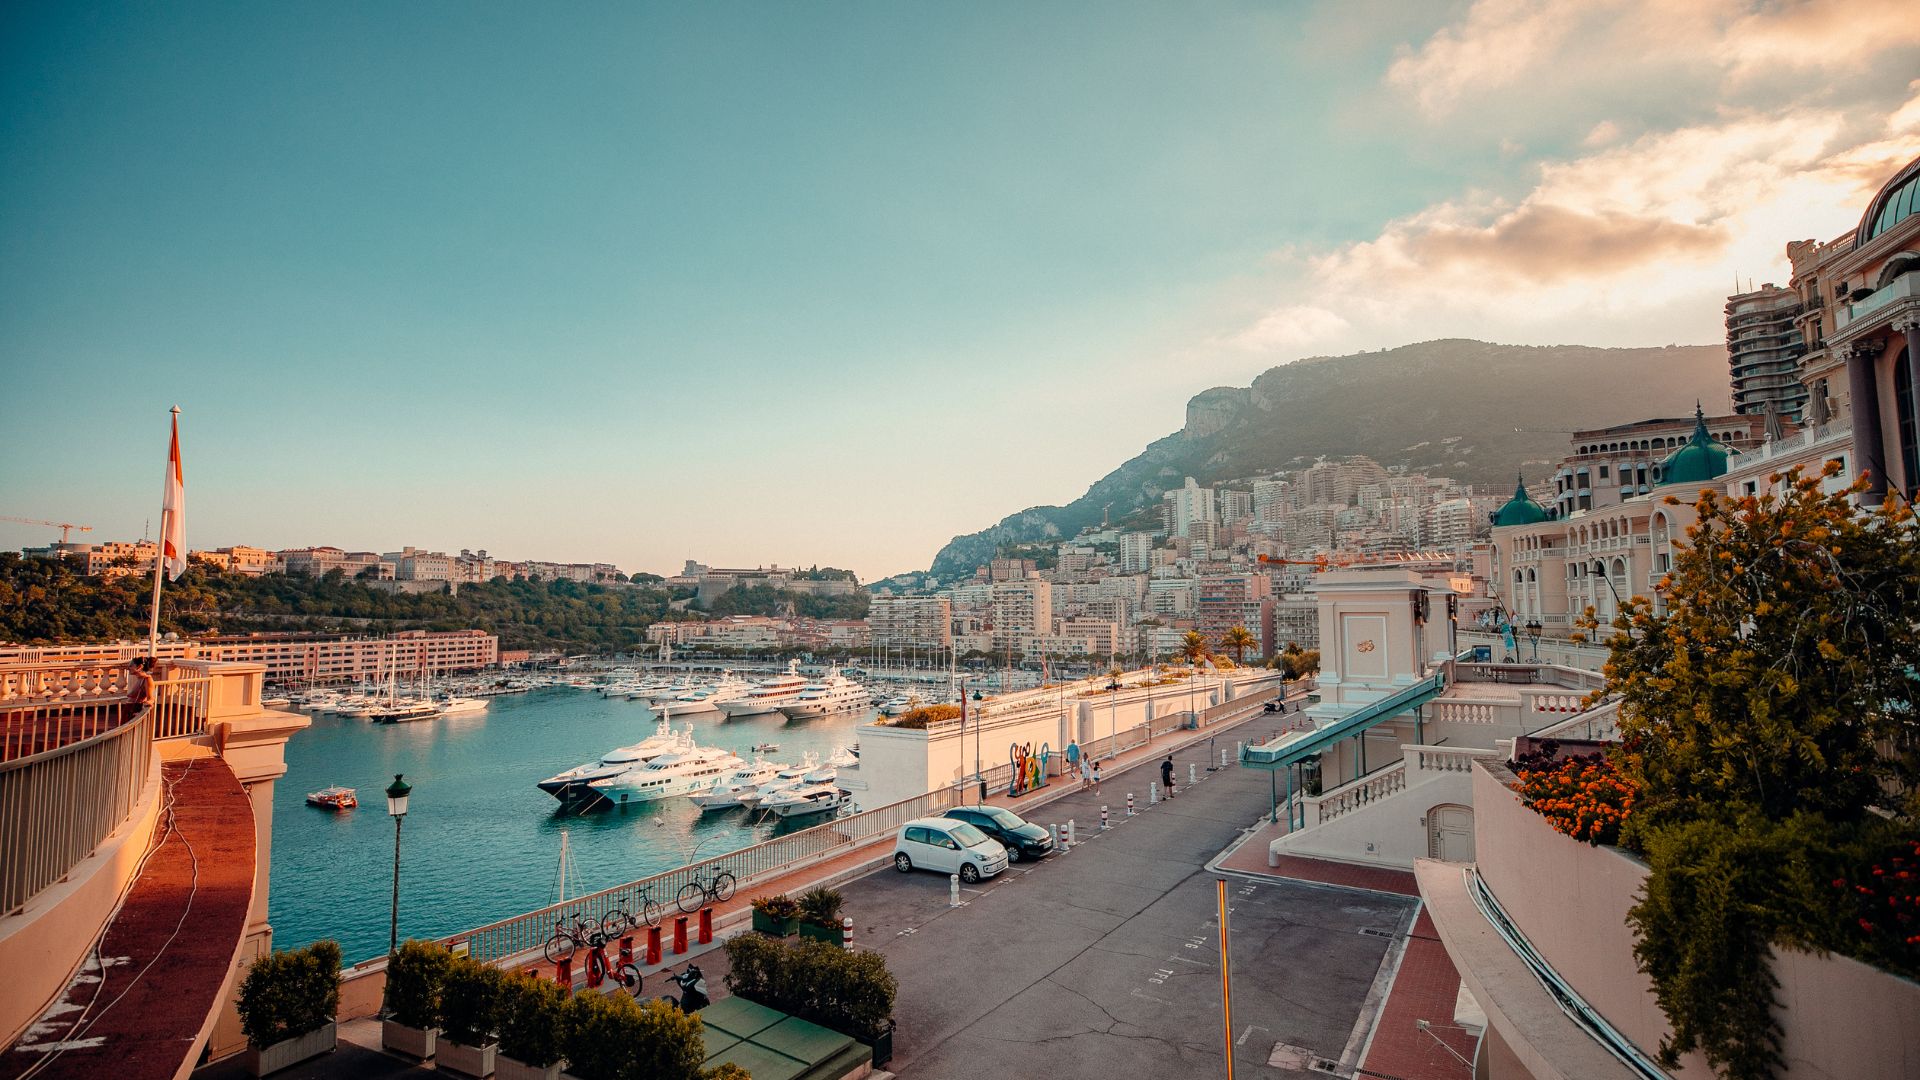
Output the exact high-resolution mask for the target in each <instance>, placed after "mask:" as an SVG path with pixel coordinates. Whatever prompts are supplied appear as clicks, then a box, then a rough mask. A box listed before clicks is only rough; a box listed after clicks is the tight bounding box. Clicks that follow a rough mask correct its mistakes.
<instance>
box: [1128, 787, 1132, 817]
mask: <svg viewBox="0 0 1920 1080" xmlns="http://www.w3.org/2000/svg"><path fill="white" fill-rule="evenodd" d="M1127 816H1128V817H1132V816H1133V792H1131V791H1129V792H1127Z"/></svg>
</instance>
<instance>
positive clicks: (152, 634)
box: [147, 510, 167, 660]
mask: <svg viewBox="0 0 1920 1080" xmlns="http://www.w3.org/2000/svg"><path fill="white" fill-rule="evenodd" d="M160 535H161V536H163V537H164V536H166V535H167V511H166V510H161V511H160ZM165 551H166V543H165V541H164V540H163V541H160V542H158V543H156V544H154V546H153V611H152V616H151V618H150V620H149V621H148V623H147V655H148V656H151V657H153V658H154V659H156V660H157V659H159V658H160V575H161V574H163V573H165V572H166V569H167V558H166V554H165Z"/></svg>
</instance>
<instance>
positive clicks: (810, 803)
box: [760, 782, 848, 818]
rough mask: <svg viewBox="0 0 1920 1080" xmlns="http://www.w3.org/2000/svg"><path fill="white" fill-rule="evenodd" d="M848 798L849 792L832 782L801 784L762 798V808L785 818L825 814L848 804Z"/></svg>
mask: <svg viewBox="0 0 1920 1080" xmlns="http://www.w3.org/2000/svg"><path fill="white" fill-rule="evenodd" d="M847 798H848V796H847V793H846V792H844V791H841V790H840V789H839V788H837V787H834V786H833V784H832V783H831V782H828V783H824V784H801V785H799V786H797V787H790V788H786V789H784V790H781V791H776V792H774V793H773V794H771V795H768V796H767V797H766V798H764V799H761V800H760V808H761V809H762V810H771V811H773V812H774V813H775V814H778V815H779V816H781V817H783V818H789V817H800V816H802V815H804V814H824V813H826V812H827V811H829V810H838V809H840V808H841V807H842V806H845V805H846V803H847Z"/></svg>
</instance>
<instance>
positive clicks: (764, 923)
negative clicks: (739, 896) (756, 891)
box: [753, 893, 800, 938]
mask: <svg viewBox="0 0 1920 1080" xmlns="http://www.w3.org/2000/svg"><path fill="white" fill-rule="evenodd" d="M799 925H800V901H798V900H795V899H794V898H793V897H791V896H788V895H787V894H785V893H778V894H775V895H773V896H756V897H754V898H753V928H754V929H755V930H758V931H759V932H760V933H762V934H770V935H772V936H774V937H777V938H783V937H786V936H788V935H790V934H792V933H793V931H794V929H795V928H796V927H798V926H799Z"/></svg>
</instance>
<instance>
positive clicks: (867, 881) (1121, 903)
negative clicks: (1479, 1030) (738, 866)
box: [842, 721, 1413, 1078]
mask: <svg viewBox="0 0 1920 1080" xmlns="http://www.w3.org/2000/svg"><path fill="white" fill-rule="evenodd" d="M1258 729H1259V724H1258V722H1257V721H1256V722H1255V723H1253V724H1250V725H1247V726H1246V727H1243V728H1242V732H1245V731H1248V730H1258ZM1229 734H1231V733H1229ZM1228 745H1229V746H1230V745H1231V743H1229V744H1228ZM1216 760H1217V759H1216ZM1175 762H1176V764H1177V766H1178V768H1177V775H1178V776H1179V777H1180V778H1181V781H1182V782H1181V783H1180V794H1179V796H1178V798H1176V799H1173V800H1171V801H1167V802H1163V803H1162V804H1160V805H1158V806H1153V807H1151V808H1147V803H1146V792H1147V782H1148V781H1149V780H1155V779H1158V776H1159V773H1158V771H1157V766H1154V765H1143V766H1139V767H1136V768H1135V769H1133V770H1132V771H1130V772H1128V773H1124V774H1118V775H1115V776H1112V777H1108V778H1105V779H1104V781H1103V783H1102V785H1101V786H1102V790H1101V792H1100V794H1099V795H1094V794H1091V793H1075V794H1073V795H1070V796H1068V797H1066V798H1064V799H1062V800H1060V801H1058V802H1056V803H1054V804H1052V805H1051V806H1049V807H1046V808H1045V809H1043V810H1041V811H1039V812H1037V813H1036V815H1035V818H1036V819H1037V820H1038V821H1040V823H1042V824H1046V823H1050V822H1055V821H1059V822H1064V821H1065V820H1066V819H1067V818H1069V817H1071V818H1073V819H1074V820H1075V822H1076V824H1077V826H1078V832H1079V837H1080V839H1081V840H1082V841H1083V846H1080V847H1078V848H1075V849H1074V850H1072V851H1070V852H1065V853H1057V854H1055V855H1053V856H1052V857H1050V858H1049V859H1047V860H1046V861H1044V862H1042V863H1040V864H1038V865H1033V864H1020V865H1016V866H1014V867H1013V868H1011V869H1010V870H1009V871H1008V872H1007V873H1004V874H1002V875H1000V876H999V877H997V878H994V879H990V880H989V881H985V882H982V883H981V884H980V885H979V886H978V887H976V888H972V889H963V891H962V897H963V899H964V900H965V901H966V903H965V905H964V906H962V907H958V908H953V907H949V906H948V896H949V892H948V888H949V882H948V879H947V878H946V876H945V875H939V874H931V873H922V872H914V873H911V874H898V873H895V872H893V871H891V870H888V871H883V872H881V873H878V874H875V875H873V876H870V877H867V878H864V879H862V880H859V881H856V882H853V883H852V884H850V885H847V886H845V887H844V888H843V890H842V891H843V892H844V893H845V895H846V910H847V913H848V914H850V915H852V916H853V918H854V919H855V923H856V927H857V933H858V935H859V943H860V944H861V945H862V946H864V947H868V948H877V949H879V950H881V951H882V952H884V953H885V954H886V956H887V959H888V962H889V965H890V966H891V968H892V969H893V971H894V973H895V974H896V975H897V976H898V978H899V980H900V998H899V1002H898V1005H897V1007H896V1009H895V1016H896V1019H897V1020H898V1023H899V1029H898V1031H897V1032H896V1034H895V1039H894V1060H893V1064H892V1065H891V1066H889V1067H890V1068H892V1069H893V1070H894V1071H896V1072H898V1073H900V1074H901V1075H903V1076H907V1077H962V1076H986V1077H993V1076H1047V1075H1051V1076H1053V1077H1059V1078H1066V1077H1093V1076H1115V1077H1143V1078H1153V1077H1162V1076H1183V1075H1188V1074H1190V1073H1193V1072H1195V1071H1197V1070H1209V1071H1211V1070H1217V1069H1219V1067H1220V1059H1221V1054H1222V1053H1223V1044H1224V1042H1225V1038H1224V1034H1223V1025H1222V1020H1221V1002H1220V969H1219V949H1218V937H1217V929H1216V923H1215V911H1216V908H1215V886H1214V882H1215V881H1216V880H1217V875H1214V874H1211V873H1209V872H1207V871H1206V870H1205V869H1204V864H1205V863H1206V861H1207V860H1209V859H1211V858H1212V857H1213V856H1214V855H1216V854H1218V853H1219V852H1220V850H1221V849H1222V848H1223V847H1225V846H1226V845H1227V844H1229V843H1231V842H1232V841H1233V840H1234V839H1235V838H1236V837H1237V836H1238V835H1239V834H1240V832H1241V830H1242V829H1244V828H1245V827H1247V826H1248V825H1249V824H1250V823H1252V822H1253V821H1255V819H1257V818H1258V817H1260V815H1261V814H1263V813H1264V812H1266V810H1267V807H1268V791H1267V786H1268V785H1267V777H1266V774H1264V773H1261V772H1257V771H1254V770H1248V769H1240V768H1237V767H1229V768H1227V769H1225V770H1222V771H1219V772H1215V773H1211V774H1209V773H1207V772H1205V771H1204V770H1205V763H1206V748H1205V744H1204V743H1203V744H1201V746H1200V747H1198V748H1196V749H1194V750H1191V751H1188V752H1186V753H1183V754H1176V755H1175ZM1189 762H1193V763H1196V764H1199V765H1200V766H1201V773H1200V775H1201V776H1202V777H1203V778H1204V779H1203V780H1202V781H1201V782H1200V783H1199V784H1197V785H1193V786H1192V787H1191V788H1189V786H1188V785H1187V784H1185V783H1184V778H1185V777H1186V775H1187V765H1188V763H1189ZM1129 789H1131V790H1132V791H1133V792H1134V794H1135V798H1136V802H1137V803H1138V805H1140V806H1141V807H1142V808H1143V809H1142V812H1141V813H1140V814H1139V815H1138V816H1136V817H1133V818H1131V819H1127V818H1125V817H1124V807H1125V804H1126V793H1127V791H1128V790H1129ZM1103 802H1104V803H1105V804H1106V805H1107V806H1108V807H1109V808H1110V811H1111V814H1112V818H1111V820H1112V821H1113V823H1114V827H1113V828H1112V829H1111V830H1109V831H1108V832H1106V833H1100V832H1099V831H1098V830H1097V825H1098V822H1099V817H1100V813H1099V810H1100V805H1101V804H1102V803H1103ZM1227 880H1228V882H1229V889H1228V893H1229V897H1230V898H1231V904H1232V917H1231V920H1230V926H1231V929H1232V935H1233V936H1232V941H1231V948H1232V953H1233V958H1234V965H1233V975H1234V986H1233V993H1234V1039H1235V1043H1236V1048H1235V1051H1234V1061H1235V1067H1236V1071H1237V1072H1239V1073H1241V1074H1243V1075H1246V1076H1289V1075H1311V1074H1309V1073H1307V1072H1306V1071H1305V1070H1306V1066H1307V1065H1308V1063H1309V1060H1310V1058H1312V1057H1320V1058H1326V1059H1331V1060H1334V1061H1338V1060H1340V1059H1341V1057H1342V1055H1343V1052H1345V1051H1347V1050H1348V1049H1349V1047H1350V1046H1352V1047H1356V1048H1357V1045H1358V1039H1359V1038H1360V1037H1363V1036H1364V1028H1361V1027H1359V1025H1358V1024H1357V1022H1358V1021H1359V1019H1360V1016H1361V1013H1362V1010H1363V1006H1364V1003H1365V1002H1366V999H1367V995H1368V992H1369V990H1370V988H1371V987H1372V985H1373V983H1374V980H1375V977H1376V975H1377V974H1378V973H1379V972H1380V969H1381V963H1382V959H1383V957H1384V956H1385V954H1386V951H1387V948H1388V946H1389V945H1390V944H1391V941H1392V938H1393V937H1394V936H1395V935H1400V934H1404V933H1405V932H1406V931H1407V929H1408V928H1409V924H1410V923H1411V919H1412V911H1413V905H1412V901H1411V900H1409V899H1405V898H1401V897H1390V896H1385V895H1377V894H1372V893H1359V892H1353V891H1349V890H1341V889H1332V888H1325V887H1320V886H1310V885H1296V884H1291V883H1280V882H1264V881H1262V882H1252V881H1248V880H1246V879H1241V878H1234V877H1228V878H1227ZM1356 1030H1358V1031H1359V1035H1356ZM1296 1050H1297V1051H1298V1053H1295V1052H1294V1051H1296ZM1269 1061H1274V1062H1276V1063H1277V1064H1274V1065H1270V1064H1269ZM1289 1061H1291V1062H1292V1063H1293V1064H1294V1066H1295V1067H1292V1068H1288V1067H1284V1066H1285V1064H1286V1063H1287V1062H1289ZM1321 1075H1324V1074H1321Z"/></svg>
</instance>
